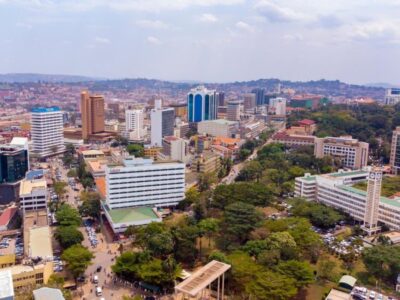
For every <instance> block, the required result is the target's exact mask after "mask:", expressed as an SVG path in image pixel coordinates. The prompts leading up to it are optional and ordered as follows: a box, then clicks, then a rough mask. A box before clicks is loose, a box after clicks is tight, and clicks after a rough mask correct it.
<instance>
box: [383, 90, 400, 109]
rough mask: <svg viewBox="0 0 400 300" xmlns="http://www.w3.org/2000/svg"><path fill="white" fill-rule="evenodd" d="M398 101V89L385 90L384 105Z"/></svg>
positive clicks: (399, 93)
mask: <svg viewBox="0 0 400 300" xmlns="http://www.w3.org/2000/svg"><path fill="white" fill-rule="evenodd" d="M397 103H400V89H398V88H391V89H387V90H386V95H385V104H386V105H396V104H397Z"/></svg>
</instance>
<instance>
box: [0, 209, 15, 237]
mask: <svg viewBox="0 0 400 300" xmlns="http://www.w3.org/2000/svg"><path fill="white" fill-rule="evenodd" d="M18 218H19V215H18V207H15V206H13V207H8V208H6V209H5V210H4V211H3V212H2V214H1V215H0V231H6V230H10V229H15V226H16V225H17V224H18Z"/></svg>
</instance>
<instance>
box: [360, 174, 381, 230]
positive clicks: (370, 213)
mask: <svg viewBox="0 0 400 300" xmlns="http://www.w3.org/2000/svg"><path fill="white" fill-rule="evenodd" d="M381 188H382V170H380V169H378V168H373V169H372V170H371V172H370V173H369V176H368V187H367V199H366V203H365V214H364V225H363V228H364V229H365V230H366V231H367V232H368V233H369V234H371V233H373V232H376V231H377V230H378V216H379V201H380V198H381Z"/></svg>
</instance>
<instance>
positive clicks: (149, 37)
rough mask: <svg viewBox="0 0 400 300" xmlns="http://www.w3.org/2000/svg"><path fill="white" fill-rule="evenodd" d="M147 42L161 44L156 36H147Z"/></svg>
mask: <svg viewBox="0 0 400 300" xmlns="http://www.w3.org/2000/svg"><path fill="white" fill-rule="evenodd" d="M147 42H148V43H149V44H153V45H161V44H162V43H161V41H160V40H159V39H158V38H156V37H154V36H148V37H147Z"/></svg>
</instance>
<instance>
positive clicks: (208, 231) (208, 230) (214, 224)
mask: <svg viewBox="0 0 400 300" xmlns="http://www.w3.org/2000/svg"><path fill="white" fill-rule="evenodd" d="M197 227H198V229H199V232H200V233H201V234H204V235H205V236H207V238H208V247H210V246H211V237H212V235H213V234H214V233H216V232H217V231H218V228H219V222H218V220H217V219H214V218H207V219H203V220H201V221H200V222H199V223H198V224H197ZM200 248H201V247H200ZM200 251H201V250H200Z"/></svg>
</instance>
